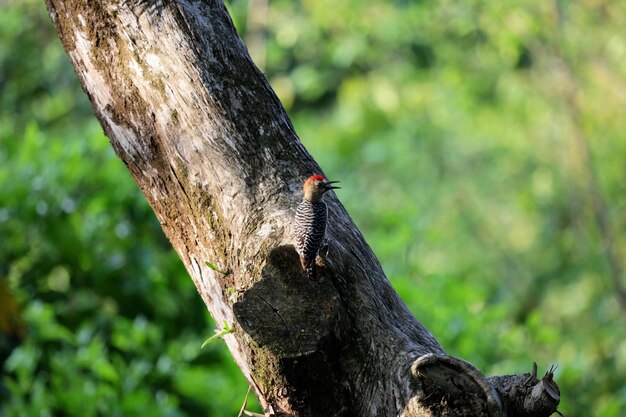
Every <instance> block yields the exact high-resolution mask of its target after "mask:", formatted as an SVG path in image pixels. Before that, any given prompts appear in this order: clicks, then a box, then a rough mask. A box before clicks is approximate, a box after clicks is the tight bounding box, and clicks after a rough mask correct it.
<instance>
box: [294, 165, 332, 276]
mask: <svg viewBox="0 0 626 417" xmlns="http://www.w3.org/2000/svg"><path fill="white" fill-rule="evenodd" d="M338 182H339V181H328V180H326V178H324V177H323V176H321V175H313V176H310V177H309V179H307V180H306V181H305V183H304V197H303V198H302V202H301V203H300V204H299V205H298V208H297V209H296V239H297V242H296V250H297V251H298V254H299V255H300V262H301V263H302V268H303V269H304V270H305V271H306V274H307V277H309V279H312V280H315V273H316V271H315V258H316V257H317V251H318V250H319V248H320V247H321V246H322V243H323V242H324V234H325V232H326V218H327V217H328V208H327V207H326V204H325V203H324V202H323V201H322V197H324V194H326V192H328V191H330V190H335V189H337V188H341V187H337V186H334V185H333V184H336V183H338Z"/></svg>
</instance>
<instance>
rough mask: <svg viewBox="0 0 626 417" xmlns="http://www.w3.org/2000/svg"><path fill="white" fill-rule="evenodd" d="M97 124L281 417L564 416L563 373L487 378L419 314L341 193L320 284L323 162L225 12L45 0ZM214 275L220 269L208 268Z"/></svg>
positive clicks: (178, 4) (215, 4)
mask: <svg viewBox="0 0 626 417" xmlns="http://www.w3.org/2000/svg"><path fill="white" fill-rule="evenodd" d="M47 5H48V10H49V13H50V16H51V17H52V20H53V21H54V23H55V25H56V28H57V31H58V33H59V36H60V38H61V41H62V42H63V45H64V47H65V49H66V51H67V53H68V54H69V56H70V59H71V61H72V63H73V65H74V68H75V70H76V73H77V74H78V77H79V78H80V80H81V82H82V85H83V88H84V90H85V92H86V93H87V94H88V96H89V99H90V100H91V102H92V103H93V107H94V110H95V113H96V115H97V117H98V119H99V120H100V123H101V124H102V127H103V128H104V131H105V132H106V134H107V135H108V137H109V138H110V140H111V144H112V145H113V147H114V148H115V151H116V152H117V154H118V156H119V157H120V158H121V159H122V160H123V161H124V163H125V164H126V166H127V167H128V169H129V170H130V172H131V173H132V175H133V177H134V178H135V180H136V181H137V183H138V184H139V186H140V187H141V189H142V191H143V193H144V194H145V196H146V198H147V199H148V201H149V203H150V204H151V206H152V208H153V209H154V212H155V213H156V215H157V217H158V218H159V220H160V222H161V224H162V225H163V229H164V230H165V233H166V234H167V236H168V237H169V239H170V241H171V242H172V245H173V246H174V248H175V249H176V251H177V252H178V254H179V256H180V258H181V259H182V261H183V262H184V264H185V266H186V267H187V270H188V271H189V274H190V275H191V277H192V279H193V281H194V283H195V284H196V287H197V288H198V291H199V293H200V295H201V296H202V298H203V299H204V302H205V304H206V305H207V308H208V309H209V311H210V312H211V314H212V315H213V317H214V318H215V320H216V322H217V323H222V322H226V323H228V324H229V325H231V326H232V328H233V329H234V332H233V333H232V334H229V335H227V336H226V337H225V338H224V339H225V341H226V344H227V345H228V348H229V349H230V351H231V353H232V355H233V357H234V359H235V361H236V362H237V364H238V365H239V367H240V368H241V371H242V372H243V374H244V375H245V377H246V378H247V379H248V381H249V382H250V384H251V385H252V386H253V387H254V390H255V392H256V394H257V396H258V397H259V399H260V402H261V404H262V405H263V407H264V408H265V413H266V415H281V416H325V417H326V416H359V417H367V416H371V417H378V416H444V415H445V416H457V415H458V416H460V415H463V416H481V415H484V416H504V415H508V416H509V417H512V416H548V415H550V414H551V413H552V412H553V411H554V410H555V409H556V406H557V404H558V402H559V394H558V387H557V386H556V384H555V383H554V382H553V381H552V373H551V372H549V373H548V374H547V375H546V376H545V377H544V378H543V379H541V380H539V379H537V377H536V372H535V373H528V374H524V375H517V376H505V377H495V378H491V379H485V378H484V377H483V376H482V374H481V373H480V372H479V371H478V370H476V369H475V368H474V367H472V366H471V365H469V364H468V363H467V362H465V361H462V360H460V359H456V358H452V357H450V356H447V355H446V354H445V352H444V351H443V349H442V348H441V346H440V345H439V343H438V342H437V341H436V340H435V338H434V337H433V336H432V335H431V334H430V333H429V332H428V330H427V329H426V328H425V327H424V326H423V325H422V324H421V323H419V322H418V321H417V320H416V319H415V318H414V317H413V316H412V315H411V313H410V312H409V311H408V309H407V308H406V306H405V305H404V303H403V302H402V301H401V300H400V298H399V297H398V295H397V294H396V293H395V291H394V290H393V288H392V287H391V285H390V284H389V282H388V281H387V278H386V277H385V275H384V274H383V271H382V269H381V267H380V265H379V263H378V261H377V260H376V257H375V256H374V254H373V253H372V251H371V250H370V248H369V247H368V245H367V243H366V242H365V241H364V239H363V237H362V236H361V234H360V233H359V231H358V230H357V228H356V227H355V225H354V224H353V223H352V220H351V219H350V216H349V215H348V214H347V213H346V211H345V209H344V208H343V206H342V205H341V203H339V201H338V200H337V198H336V197H335V196H334V195H330V196H328V197H329V198H328V197H327V201H328V203H329V211H330V217H329V227H328V239H329V246H330V250H329V255H328V256H327V258H326V266H325V267H322V268H320V272H319V273H320V280H319V282H309V281H308V280H306V279H305V278H304V275H303V273H302V271H301V269H300V266H299V262H298V258H297V255H296V253H295V251H294V248H293V246H292V243H293V242H294V236H293V230H292V228H291V225H292V224H293V217H294V210H293V208H294V207H295V206H296V205H297V203H298V202H299V200H300V199H301V191H300V190H301V184H302V182H303V180H304V179H305V178H306V177H308V176H309V175H311V174H313V173H319V172H321V170H320V168H319V166H318V165H317V164H316V163H315V161H314V160H313V159H312V158H311V156H310V155H309V154H308V153H307V151H306V150H305V149H304V147H303V146H302V144H301V143H300V141H299V139H298V137H297V136H296V134H295V132H294V129H293V126H292V125H291V123H290V121H289V119H288V117H287V115H286V113H285V110H284V109H283V107H282V106H281V104H280V102H279V100H278V99H277V97H276V95H275V94H274V92H273V91H272V89H271V88H270V86H269V85H268V83H267V81H266V80H265V78H264V77H263V75H262V74H261V73H260V72H259V70H258V69H257V68H256V67H255V66H254V64H253V63H252V61H251V60H250V57H249V55H248V52H247V50H246V48H245V46H244V44H243V43H242V41H241V39H239V37H238V36H237V34H236V32H235V29H234V27H233V24H232V21H231V19H230V17H229V16H228V14H227V12H226V10H225V7H224V5H223V4H222V2H221V1H216V0H205V1H197V0H196V1H194V0H178V1H174V0H169V1H167V0H158V1H157V0H154V1H139V0H133V1H128V0H127V1H124V0H98V1H95V0H47ZM206 262H210V263H212V264H214V265H216V266H217V268H218V269H219V270H220V271H221V272H220V271H215V270H213V269H211V268H209V267H207V266H206V265H205V263H206Z"/></svg>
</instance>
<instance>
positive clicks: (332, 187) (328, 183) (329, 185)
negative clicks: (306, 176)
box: [324, 181, 341, 190]
mask: <svg viewBox="0 0 626 417" xmlns="http://www.w3.org/2000/svg"><path fill="white" fill-rule="evenodd" d="M338 182H339V181H326V183H325V184H324V185H325V186H326V190H336V189H339V188H341V187H337V186H335V185H333V184H336V183H338Z"/></svg>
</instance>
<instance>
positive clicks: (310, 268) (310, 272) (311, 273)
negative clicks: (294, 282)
mask: <svg viewBox="0 0 626 417" xmlns="http://www.w3.org/2000/svg"><path fill="white" fill-rule="evenodd" d="M306 276H307V278H308V279H310V280H311V281H317V265H315V260H314V261H313V262H311V263H309V265H307V267H306Z"/></svg>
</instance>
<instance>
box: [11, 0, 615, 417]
mask: <svg viewBox="0 0 626 417" xmlns="http://www.w3.org/2000/svg"><path fill="white" fill-rule="evenodd" d="M522 3H523V4H520V2H516V1H512V0H501V1H487V0H472V1H465V2H456V1H449V0H440V1H434V0H423V1H419V2H413V1H403V0H396V1H382V0H376V1H361V0H344V1H336V0H333V1H330V0H301V1H292V0H289V1H288V0H272V1H270V2H269V4H268V3H267V0H249V1H248V0H233V1H230V2H228V3H227V5H228V7H229V9H230V11H231V13H232V15H233V19H234V21H235V23H236V26H237V28H238V30H239V32H240V34H241V35H242V37H243V38H244V39H245V40H246V42H247V44H248V45H249V48H250V51H251V54H252V55H253V57H254V59H255V61H256V62H257V63H258V65H259V66H260V67H261V68H262V69H263V71H264V72H265V74H266V75H267V77H268V79H269V80H270V82H271V84H272V86H273V87H274V88H275V89H276V91H277V93H278V94H279V96H280V98H281V100H282V101H283V103H284V105H285V107H286V108H287V110H288V111H289V114H290V116H291V117H292V120H293V122H294V124H295V127H296V130H297V132H298V133H299V135H300V137H301V139H302V141H303V142H304V144H305V145H306V147H307V148H308V149H309V151H310V152H311V153H312V154H313V155H314V156H315V158H316V159H317V161H318V162H319V163H320V164H321V166H322V167H324V170H325V172H326V173H327V174H328V175H329V176H330V177H332V178H333V179H341V180H342V183H343V186H344V188H343V189H342V190H341V192H340V193H339V196H340V198H341V200H342V202H343V203H344V204H345V205H346V207H347V208H348V210H349V212H350V213H351V215H352V216H353V218H354V220H355V221H356V223H357V225H358V226H359V227H360V228H361V230H362V232H363V233H364V234H365V236H366V238H367V240H368V242H369V243H370V245H371V246H372V247H373V249H374V251H375V253H376V254H377V255H378V257H379V259H380V261H381V262H382V264H383V267H384V269H385V271H386V273H387V274H388V276H389V278H390V280H391V281H392V283H393V285H394V286H395V287H396V289H397V290H398V292H399V293H400V295H401V296H402V298H403V299H404V300H405V301H406V303H407V304H408V305H409V307H410V308H411V310H412V311H413V312H414V313H415V315H416V316H417V317H418V318H419V319H420V320H422V321H423V322H424V323H425V324H426V325H427V326H428V327H429V328H430V329H431V330H432V332H433V333H434V334H435V335H436V337H437V338H438V339H439V340H440V341H441V343H442V344H443V346H444V347H445V349H447V351H448V352H449V353H450V354H453V355H456V356H460V357H463V358H465V359H467V360H469V361H471V362H472V363H474V364H475V365H476V366H478V367H479V368H480V369H482V370H483V371H484V372H485V373H486V374H490V375H492V374H502V373H520V372H526V371H528V370H530V367H531V363H532V361H537V362H538V364H539V369H540V372H544V371H545V370H546V369H547V368H548V367H549V366H550V365H552V364H557V365H558V369H557V371H556V378H557V381H558V382H559V384H560V386H561V392H562V405H561V407H560V410H561V411H562V412H563V413H564V414H565V415H566V416H567V417H577V416H581V417H582V416H590V415H595V416H603V417H611V416H615V417H622V416H624V415H626V295H625V294H624V287H625V286H626V276H625V274H624V263H625V259H624V258H625V254H626V233H625V232H626V115H625V109H626V37H625V36H624V28H626V4H624V2H619V1H611V0H581V1H577V2H569V1H564V0H557V1H549V0H548V1H546V0H531V1H526V2H522ZM620 300H622V302H621V303H620ZM214 327H215V324H214V323H213V322H212V320H211V318H210V317H209V316H208V314H207V313H206V309H205V308H204V306H203V304H202V303H201V301H200V298H199V296H198V295H197V293H196V291H195V288H194V287H193V285H192V282H191V280H190V279H189V278H188V277H187V275H186V273H185V271H184V269H183V267H182V264H181V263H180V262H179V260H178V259H177V257H176V255H175V254H174V252H173V251H172V249H171V248H170V246H169V244H168V242H167V240H166V239H165V237H164V236H163V234H162V232H161V230H160V228H159V225H158V222H157V221H156V219H155V216H154V215H153V213H152V212H151V210H150V208H149V207H148V205H147V204H146V202H145V200H144V198H143V196H142V195H141V193H140V192H139V190H138V188H137V187H136V185H135V184H134V182H133V181H132V179H131V177H130V175H129V174H128V172H127V171H126V169H125V167H124V166H123V164H122V163H121V162H120V161H119V160H118V159H117V158H116V157H115V155H114V153H113V151H112V149H111V147H110V146H109V144H108V141H107V139H106V138H105V137H104V135H103V133H102V131H101V128H100V126H99V124H98V123H97V121H96V119H95V118H94V117H93V115H92V111H91V106H90V104H89V103H88V101H87V98H86V97H85V95H84V94H83V92H82V91H81V89H80V86H79V84H78V82H77V79H76V77H75V75H74V73H73V71H72V68H71V66H70V65H69V62H68V59H67V57H66V56H65V53H64V51H63V50H62V48H61V45H60V43H59V41H58V40H57V38H56V35H55V32H54V29H53V27H52V24H51V22H50V20H49V18H48V16H47V14H46V11H45V6H44V2H43V0H0V370H1V374H0V375H1V378H0V416H7V417H9V416H16V417H18V416H81V417H90V416H129V417H132V416H145V415H150V416H199V415H204V416H220V417H221V416H233V417H234V416H236V415H237V413H238V411H239V407H240V406H241V404H242V402H243V399H244V397H245V393H246V389H247V384H246V382H245V380H244V378H243V377H242V376H241V375H240V373H239V371H238V369H237V368H236V366H235V365H234V364H233V362H232V359H231V358H230V355H229V353H228V351H227V350H226V348H225V347H224V345H223V343H222V342H220V341H218V342H215V343H213V344H211V345H209V346H208V347H207V348H205V349H204V350H202V351H201V350H200V345H201V343H202V341H203V340H204V339H205V338H206V337H208V336H210V335H211V334H212V333H213V329H214ZM251 407H252V409H255V407H257V406H255V405H254V404H253V405H251ZM257 411H258V409H257Z"/></svg>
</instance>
